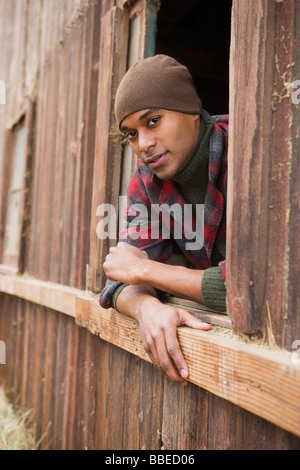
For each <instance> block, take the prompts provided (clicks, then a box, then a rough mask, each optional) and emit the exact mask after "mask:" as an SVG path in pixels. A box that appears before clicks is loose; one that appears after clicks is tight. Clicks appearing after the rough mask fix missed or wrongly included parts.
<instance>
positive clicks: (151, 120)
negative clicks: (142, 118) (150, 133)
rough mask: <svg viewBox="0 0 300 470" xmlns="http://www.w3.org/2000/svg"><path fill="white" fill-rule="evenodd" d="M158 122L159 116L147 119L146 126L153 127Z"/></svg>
mask: <svg viewBox="0 0 300 470" xmlns="http://www.w3.org/2000/svg"><path fill="white" fill-rule="evenodd" d="M159 120H160V117H159V116H155V117H153V118H151V119H149V121H148V126H149V127H152V126H155V124H157V123H158V121H159Z"/></svg>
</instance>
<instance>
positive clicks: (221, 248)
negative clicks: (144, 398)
mask: <svg viewBox="0 0 300 470" xmlns="http://www.w3.org/2000/svg"><path fill="white" fill-rule="evenodd" d="M115 114H116V119H117V122H118V125H119V129H120V131H121V133H122V134H123V135H124V138H125V140H127V141H128V142H129V143H130V145H131V147H132V149H133V150H134V152H135V153H136V154H137V156H138V157H139V162H138V166H137V169H136V171H135V173H134V175H133V176H132V179H131V182H130V185H129V189H128V201H127V211H126V215H127V217H126V224H125V227H124V229H123V230H122V231H121V233H120V236H119V243H118V245H117V246H116V247H114V248H111V249H110V253H109V254H108V256H107V258H106V261H105V263H104V265H103V268H104V271H105V273H106V275H107V278H108V281H107V284H106V286H105V288H104V290H103V292H102V294H101V297H100V304H101V305H102V306H103V307H104V308H109V307H111V306H113V307H114V308H116V309H117V310H119V311H120V312H122V313H124V314H127V315H129V316H131V317H133V318H135V319H136V320H137V321H138V322H139V327H140V333H141V339H142V342H143V345H144V347H145V349H146V351H147V353H148V355H149V357H150V359H151V360H152V362H153V364H154V365H156V366H157V367H158V368H159V369H160V370H161V371H162V372H163V373H165V374H166V375H167V376H168V377H169V378H170V379H171V380H173V381H175V382H177V383H180V384H183V385H186V384H187V381H186V379H187V377H188V373H189V372H188V368H187V364H186V362H185V360H184V357H183V355H182V352H181V350H180V347H179V343H178V340H177V336H176V328H177V326H180V325H187V326H190V327H192V328H197V329H202V330H208V329H210V325H209V324H207V323H203V322H202V321H200V320H199V319H198V318H196V317H195V316H193V315H191V314H190V313H189V312H187V311H186V310H185V309H183V308H179V307H177V306H170V305H165V304H163V302H162V299H161V294H162V293H166V292H167V293H170V294H174V295H176V296H178V297H183V298H188V299H190V300H194V301H197V302H200V303H204V304H205V305H207V306H209V307H212V308H215V309H218V310H220V311H222V310H225V309H226V305H225V298H226V287H225V279H226V264H225V249H226V189H227V135H228V134H227V131H228V116H218V117H214V118H212V117H211V116H210V115H209V114H208V113H207V112H206V111H205V110H203V109H202V103H201V100H200V99H199V97H198V94H197V92H196V90H195V87H194V84H193V80H192V77H191V75H190V73H189V72H188V70H187V69H186V67H184V66H183V65H181V64H179V63H178V62H177V61H176V60H175V59H173V58H171V57H168V56H164V55H157V56H154V57H151V58H148V59H142V60H140V61H138V62H137V63H136V64H135V65H134V66H133V67H131V69H129V71H128V72H127V73H126V75H125V76H124V77H123V79H122V81H121V83H120V85H119V88H118V90H117V94H116V99H115ZM166 204H167V205H168V206H169V208H170V209H171V212H172V215H171V216H170V217H169V219H167V220H168V224H169V227H168V228H169V230H170V232H169V233H170V236H165V237H164V236H162V234H161V232H162V225H163V220H165V219H166V214H164V215H163V216H162V217H161V218H160V219H158V218H156V224H157V223H158V224H159V228H160V231H159V230H157V226H156V225H155V224H153V219H154V218H155V217H154V215H155V214H156V212H155V210H157V208H158V209H159V210H160V208H162V207H164V208H165V207H166ZM203 205H204V229H203V237H204V242H202V243H199V235H200V234H199V231H200V230H199V225H197V223H198V220H197V219H199V217H200V215H201V211H199V207H200V208H201V207H203ZM186 207H189V208H192V216H191V217H190V218H188V220H189V222H188V223H187V224H186V223H185V224H183V226H182V225H181V226H180V227H181V231H180V228H179V230H178V224H179V225H180V223H179V222H180V220H181V221H182V215H184V214H185V208H186ZM142 208H145V210H144V213H143V214H142V215H141V214H140V212H141V211H143V210H142ZM153 208H154V209H155V210H152V209H153ZM181 208H182V211H181V210H180V209H181ZM169 212H170V211H169ZM137 214H138V216H137ZM178 214H179V217H178ZM169 215H170V214H169ZM180 216H181V219H180ZM137 220H138V222H137ZM158 220H159V222H157V221H158ZM191 234H192V235H191ZM193 235H194V238H196V240H194V242H191V236H193ZM200 239H201V237H200ZM193 243H194V244H193Z"/></svg>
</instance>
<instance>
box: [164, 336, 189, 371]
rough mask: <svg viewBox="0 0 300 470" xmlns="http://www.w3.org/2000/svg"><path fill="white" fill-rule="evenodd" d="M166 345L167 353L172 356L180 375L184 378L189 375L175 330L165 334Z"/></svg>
mask: <svg viewBox="0 0 300 470" xmlns="http://www.w3.org/2000/svg"><path fill="white" fill-rule="evenodd" d="M166 346H167V350H168V354H169V355H170V357H171V358H172V360H173V362H174V364H175V366H176V368H177V370H178V372H179V374H180V376H181V377H182V378H183V379H186V378H187V377H188V375H189V370H188V366H187V363H186V361H185V359H184V357H183V354H182V351H181V348H180V346H179V342H178V339H177V335H176V330H175V331H173V332H172V333H169V334H167V335H166Z"/></svg>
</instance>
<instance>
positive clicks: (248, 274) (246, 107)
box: [227, 0, 300, 349]
mask: <svg viewBox="0 0 300 470" xmlns="http://www.w3.org/2000/svg"><path fill="white" fill-rule="evenodd" d="M254 3H255V8H253V5H254V4H253V2H238V1H234V2H233V9H232V41H231V59H230V128H229V183H228V229H227V260H228V266H227V287H228V313H229V316H230V318H231V321H232V324H233V326H234V327H237V328H239V329H241V330H242V331H244V332H255V331H267V330H268V329H270V328H272V333H273V335H274V340H275V341H276V343H277V344H278V345H279V346H280V347H285V348H287V349H291V345H292V342H293V341H294V340H296V339H298V338H299V337H300V336H299V334H300V331H299V324H300V322H299V308H297V306H298V304H299V289H298V287H299V263H298V260H299V244H297V246H296V244H295V236H296V233H297V229H298V227H299V223H300V210H299V204H298V200H299V191H298V189H296V187H295V178H296V177H297V174H298V173H297V169H296V168H298V166H299V165H298V153H299V136H298V130H297V129H298V127H297V124H298V123H299V106H298V105H297V106H296V105H295V104H293V102H292V92H293V88H292V82H293V80H295V79H297V78H298V75H297V71H298V74H299V66H298V65H297V64H298V62H299V60H298V59H299V31H300V28H299V24H298V22H299V17H300V14H299V11H300V10H299V8H300V5H299V2H297V1H295V0H286V1H284V2H276V1H270V2H269V1H266V0H257V1H255V2H254ZM245 45H247V47H245ZM267 306H269V312H268V308H267ZM268 313H270V315H268Z"/></svg>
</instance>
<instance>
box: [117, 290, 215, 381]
mask: <svg viewBox="0 0 300 470" xmlns="http://www.w3.org/2000/svg"><path fill="white" fill-rule="evenodd" d="M117 307H118V310H120V311H122V312H124V313H127V314H129V315H130V316H132V317H134V318H135V319H137V320H138V322H139V326H140V335H141V339H142V343H143V346H144V348H145V350H146V352H147V353H148V355H149V357H150V359H151V361H152V362H153V364H154V365H155V366H156V367H157V368H158V369H159V370H160V371H161V372H162V373H164V374H166V375H167V376H168V377H169V379H171V380H172V381H174V382H177V383H179V384H182V385H186V384H187V381H186V380H185V379H186V378H187V377H188V375H189V371H188V367H187V364H186V361H185V359H184V357H183V354H182V351H181V349H180V346H179V343H178V339H177V327H178V326H181V325H187V326H189V327H191V328H196V329H199V330H209V329H210V328H211V327H210V325H209V324H208V323H203V322H202V321H201V320H199V318H197V317H195V316H194V315H192V314H190V313H189V312H188V311H187V310H185V309H183V308H179V307H174V306H169V305H164V304H162V303H161V302H160V301H159V300H158V299H157V298H156V297H154V296H153V295H152V296H151V295H150V293H147V292H146V291H143V288H142V287H135V286H128V287H126V288H125V289H123V291H122V292H121V293H120V295H119V297H118V300H117Z"/></svg>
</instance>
